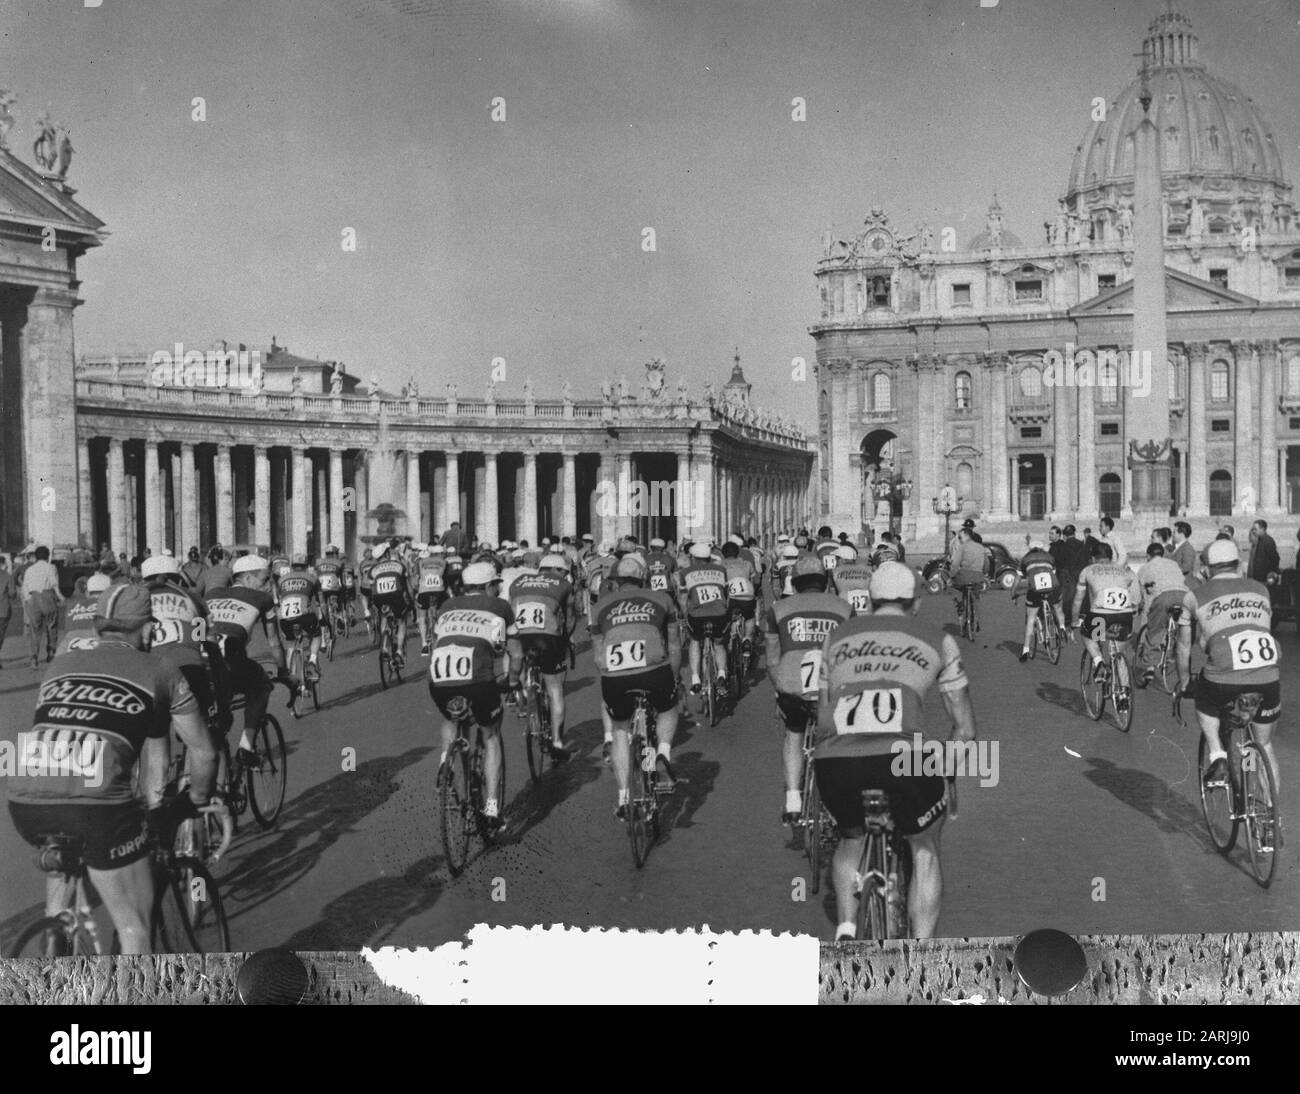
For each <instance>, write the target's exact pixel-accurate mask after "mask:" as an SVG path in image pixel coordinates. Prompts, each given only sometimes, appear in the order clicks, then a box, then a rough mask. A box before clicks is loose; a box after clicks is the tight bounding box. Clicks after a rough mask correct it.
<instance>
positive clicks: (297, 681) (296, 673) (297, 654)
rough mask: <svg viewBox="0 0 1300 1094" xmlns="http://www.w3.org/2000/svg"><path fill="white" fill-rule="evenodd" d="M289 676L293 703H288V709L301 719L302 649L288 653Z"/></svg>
mask: <svg viewBox="0 0 1300 1094" xmlns="http://www.w3.org/2000/svg"><path fill="white" fill-rule="evenodd" d="M289 675H290V677H292V678H293V696H292V698H293V702H292V703H290V705H289V709H290V710H292V711H293V716H294V717H295V718H301V717H302V714H303V705H304V704H303V700H304V698H305V697H304V695H303V688H304V687H305V686H306V677H305V676H304V675H303V663H302V649H301V648H300V647H298V646H294V648H293V649H292V650H291V651H290V652H289Z"/></svg>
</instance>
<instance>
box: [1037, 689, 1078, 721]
mask: <svg viewBox="0 0 1300 1094" xmlns="http://www.w3.org/2000/svg"><path fill="white" fill-rule="evenodd" d="M1037 695H1038V697H1039V698H1040V699H1042V700H1044V701H1045V702H1048V703H1051V704H1052V705H1053V706H1057V707H1060V708H1061V709H1062V710H1068V711H1069V712H1070V713H1071V714H1077V715H1079V717H1080V718H1088V720H1089V721H1091V720H1092V719H1091V717H1090V716H1089V714H1088V708H1087V707H1085V706H1084V705H1083V692H1081V691H1077V690H1076V689H1074V688H1063V687H1061V685H1060V684H1054V683H1052V682H1051V681H1050V680H1044V681H1043V682H1042V683H1040V684H1039V685H1038V689H1037Z"/></svg>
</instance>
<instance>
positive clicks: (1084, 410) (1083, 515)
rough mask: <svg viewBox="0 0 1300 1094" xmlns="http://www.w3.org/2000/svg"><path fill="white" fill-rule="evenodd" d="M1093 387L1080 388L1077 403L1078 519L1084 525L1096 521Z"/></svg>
mask: <svg viewBox="0 0 1300 1094" xmlns="http://www.w3.org/2000/svg"><path fill="white" fill-rule="evenodd" d="M1096 392H1097V389H1096V388H1095V387H1081V388H1079V389H1078V390H1077V392H1076V395H1077V398H1078V402H1079V466H1078V472H1079V491H1078V493H1077V494H1076V495H1075V496H1076V497H1077V498H1078V499H1079V503H1078V507H1077V509H1078V513H1077V515H1078V518H1079V520H1081V521H1083V522H1084V523H1085V524H1091V523H1092V522H1093V521H1095V520H1096V519H1097V423H1096V409H1097V408H1096V405H1095V403H1094V400H1095V399H1096Z"/></svg>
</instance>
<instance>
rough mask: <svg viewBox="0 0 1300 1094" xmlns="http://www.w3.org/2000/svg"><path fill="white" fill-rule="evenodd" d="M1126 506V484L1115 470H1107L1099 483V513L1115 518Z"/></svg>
mask: <svg viewBox="0 0 1300 1094" xmlns="http://www.w3.org/2000/svg"><path fill="white" fill-rule="evenodd" d="M1123 507H1124V484H1123V483H1122V482H1120V478H1119V476H1118V475H1117V474H1115V472H1114V471H1107V472H1106V474H1104V475H1102V477H1101V481H1100V482H1099V483H1098V484H1097V508H1098V515H1100V516H1103V517H1110V519H1111V520H1115V519H1116V518H1118V517H1119V511H1120V510H1121V509H1122V508H1123Z"/></svg>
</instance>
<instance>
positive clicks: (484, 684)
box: [429, 562, 514, 826]
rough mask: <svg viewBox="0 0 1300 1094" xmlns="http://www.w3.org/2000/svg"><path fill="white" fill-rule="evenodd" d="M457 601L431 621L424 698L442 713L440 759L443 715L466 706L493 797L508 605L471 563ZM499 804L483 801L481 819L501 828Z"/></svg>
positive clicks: (447, 745) (446, 744) (447, 741)
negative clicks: (461, 701) (460, 701)
mask: <svg viewBox="0 0 1300 1094" xmlns="http://www.w3.org/2000/svg"><path fill="white" fill-rule="evenodd" d="M463 577H464V589H465V591H464V592H463V593H462V594H461V595H460V596H453V597H452V598H451V599H449V600H447V601H445V602H444V603H443V605H442V607H441V608H440V609H439V610H438V614H437V616H436V617H435V619H434V621H433V633H434V646H433V653H432V655H431V656H430V658H429V694H430V695H431V696H432V697H433V701H434V704H435V705H436V706H437V708H438V710H439V711H440V712H441V714H442V725H441V737H442V757H443V759H446V757H447V753H448V752H449V751H450V749H451V745H452V742H453V741H454V740H455V739H456V723H455V722H454V721H453V720H452V718H451V716H450V715H449V714H448V710H449V704H450V702H451V700H452V699H453V698H454V697H455V696H457V695H462V696H464V697H465V699H467V700H468V701H469V706H470V711H471V712H472V714H473V716H474V721H475V722H476V723H478V725H479V726H480V727H481V728H482V729H483V733H484V745H485V753H486V755H485V757H484V785H485V786H486V788H487V790H486V792H487V793H493V792H495V789H496V785H497V779H498V778H499V776H500V771H501V713H502V707H501V691H502V689H503V688H504V687H505V686H506V681H507V668H506V658H505V652H506V638H507V636H508V635H509V634H510V633H511V632H512V631H513V628H514V620H513V617H512V616H511V615H510V604H509V602H508V601H506V600H504V599H502V598H501V597H500V596H498V595H497V593H496V585H497V574H496V570H495V569H493V567H492V565H491V563H488V562H473V563H471V564H470V565H468V566H466V567H465V570H464V574H463ZM501 804H502V803H501V802H499V801H498V800H497V799H496V798H487V799H485V801H484V803H483V815H484V817H485V818H486V819H487V820H488V821H489V822H490V823H492V824H493V825H494V826H495V825H499V824H500V818H501Z"/></svg>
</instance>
